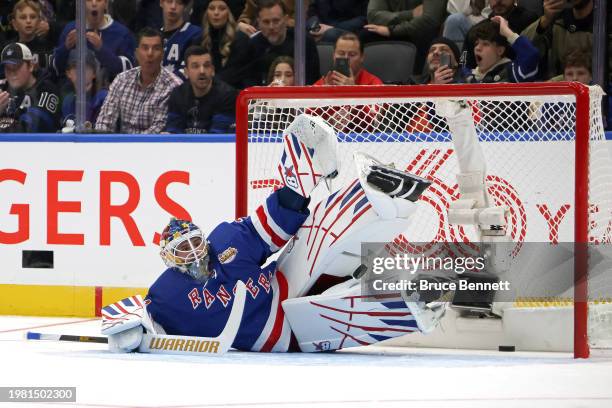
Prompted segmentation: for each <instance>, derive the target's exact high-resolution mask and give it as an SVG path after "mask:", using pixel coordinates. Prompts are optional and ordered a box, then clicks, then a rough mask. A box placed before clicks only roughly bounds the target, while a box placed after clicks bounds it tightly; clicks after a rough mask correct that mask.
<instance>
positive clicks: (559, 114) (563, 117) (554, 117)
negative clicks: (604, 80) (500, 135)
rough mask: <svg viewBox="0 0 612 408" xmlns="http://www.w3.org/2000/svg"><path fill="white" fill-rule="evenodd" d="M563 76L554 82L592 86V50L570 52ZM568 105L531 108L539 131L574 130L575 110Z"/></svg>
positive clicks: (535, 103) (536, 105) (545, 105)
mask: <svg viewBox="0 0 612 408" xmlns="http://www.w3.org/2000/svg"><path fill="white" fill-rule="evenodd" d="M564 60H565V66H564V67H563V75H559V76H557V77H555V78H553V79H552V81H577V82H580V83H582V84H584V85H592V80H593V77H592V70H591V66H592V55H591V51H590V50H580V49H577V50H569V51H568V53H567V55H566V56H565V57H564ZM567 105H568V104H567V103H551V102H547V103H543V104H542V103H538V102H532V103H531V104H530V106H529V109H530V114H531V116H532V119H533V120H537V121H538V122H539V123H538V126H537V128H538V129H554V130H570V131H571V130H574V128H575V126H576V119H575V117H574V115H573V114H572V112H573V110H574V108H572V109H571V110H570V109H569V108H568V106H567Z"/></svg>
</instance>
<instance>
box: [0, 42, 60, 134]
mask: <svg viewBox="0 0 612 408" xmlns="http://www.w3.org/2000/svg"><path fill="white" fill-rule="evenodd" d="M33 59H34V57H33V55H32V52H31V51H30V49H29V48H28V47H27V46H26V45H25V44H22V43H18V42H15V43H10V44H8V45H7V46H6V47H4V49H3V50H2V53H1V54H0V64H2V66H3V67H4V73H5V77H6V78H5V79H4V80H3V81H2V82H0V89H1V91H0V132H10V133H21V132H27V133H46V132H55V131H56V130H57V123H58V120H57V113H58V107H59V96H58V92H57V90H56V87H55V85H54V84H53V83H51V82H50V81H47V80H42V81H39V80H38V79H37V78H36V76H35V75H34V68H35V64H34V62H33Z"/></svg>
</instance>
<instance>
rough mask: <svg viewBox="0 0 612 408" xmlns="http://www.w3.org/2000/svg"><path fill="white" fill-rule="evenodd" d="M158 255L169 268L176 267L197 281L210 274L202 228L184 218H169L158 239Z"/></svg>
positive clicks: (206, 242)
mask: <svg viewBox="0 0 612 408" xmlns="http://www.w3.org/2000/svg"><path fill="white" fill-rule="evenodd" d="M159 246H160V248H161V250H160V252H159V255H160V256H161V257H162V259H163V260H164V263H165V264H166V266H168V267H169V268H177V269H178V270H180V271H181V272H183V273H185V274H187V275H189V276H191V277H192V278H194V279H195V280H197V281H199V282H205V281H206V280H207V279H208V277H209V276H210V271H209V269H208V260H209V256H208V241H207V240H206V236H205V235H204V233H203V232H202V230H201V229H200V228H199V227H198V226H197V225H195V224H193V223H192V222H190V221H186V220H178V219H176V218H172V219H170V222H169V223H168V225H167V226H166V228H164V231H163V232H162V235H161V239H160V241H159Z"/></svg>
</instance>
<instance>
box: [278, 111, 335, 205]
mask: <svg viewBox="0 0 612 408" xmlns="http://www.w3.org/2000/svg"><path fill="white" fill-rule="evenodd" d="M283 143H284V151H283V155H282V156H281V160H280V163H279V165H278V171H279V173H280V176H281V179H282V180H283V183H284V184H285V185H286V186H287V187H289V188H290V189H292V190H293V191H295V192H296V193H298V194H300V195H302V196H303V197H309V196H310V193H311V192H312V190H314V188H315V187H316V186H317V185H318V183H319V181H320V180H321V178H332V177H334V176H335V175H336V174H337V172H338V140H337V136H336V132H335V131H334V130H333V129H332V127H331V126H329V125H328V124H327V123H326V122H325V121H324V120H323V119H321V118H319V117H315V116H310V115H307V114H301V115H299V116H297V117H296V118H295V119H294V120H293V122H291V124H290V125H289V126H288V127H287V129H285V131H284V132H283Z"/></svg>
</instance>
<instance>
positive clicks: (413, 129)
mask: <svg viewBox="0 0 612 408" xmlns="http://www.w3.org/2000/svg"><path fill="white" fill-rule="evenodd" d="M436 98H443V99H459V100H465V101H467V103H468V104H469V105H470V106H471V109H472V117H473V119H474V122H475V125H476V129H477V133H478V135H479V140H480V142H481V146H482V148H483V151H484V154H485V156H486V159H487V167H488V170H487V172H488V174H487V181H488V190H489V193H490V195H491V196H492V197H493V198H494V200H495V202H496V204H497V205H505V206H507V207H508V208H509V210H510V217H509V220H508V222H509V227H508V233H509V235H510V236H511V239H512V242H513V243H514V245H515V246H514V248H513V256H519V255H520V252H521V250H522V248H524V245H525V243H531V242H533V243H549V244H555V243H560V242H561V243H578V244H579V245H583V246H582V247H580V248H583V249H584V251H588V252H589V253H590V252H591V251H592V250H593V248H594V247H598V246H603V245H605V244H609V243H610V241H611V240H612V221H611V219H612V165H611V162H610V158H609V153H608V150H607V147H606V144H605V135H604V132H603V126H602V117H601V103H600V102H601V98H602V92H601V90H600V89H599V88H596V87H590V88H589V87H585V86H582V85H579V84H576V83H572V84H568V83H554V84H553V83H547V84H493V85H487V86H478V85H476V86H474V85H440V86H438V85H428V86H407V87H404V86H381V87H363V86H362V87H304V88H301V87H300V88H297V87H296V88H251V89H250V90H247V91H245V92H243V93H242V94H241V96H240V98H239V103H238V112H237V116H238V120H237V157H236V161H237V190H236V191H237V194H236V200H237V201H236V213H237V216H243V215H246V214H248V213H250V212H251V211H252V210H253V209H254V206H255V205H256V204H257V203H258V202H260V201H262V200H264V199H265V197H266V196H267V194H269V192H270V191H271V189H274V188H277V187H278V186H280V185H281V181H280V178H279V175H278V172H277V170H276V169H277V164H278V160H279V157H280V155H281V153H282V148H283V147H282V143H281V138H282V135H281V134H282V130H283V129H284V128H285V127H286V126H287V125H288V124H289V123H291V121H292V120H293V118H294V117H295V116H296V115H298V114H300V113H309V114H312V115H317V116H321V117H323V118H324V119H325V120H327V121H328V123H330V124H331V125H332V126H333V127H334V128H335V129H336V130H337V131H338V140H339V142H340V143H339V144H340V152H339V153H340V163H341V168H340V175H339V176H338V178H336V179H334V181H333V185H334V187H336V188H338V187H339V186H342V185H344V184H345V183H346V182H347V181H348V180H352V179H354V178H355V177H356V172H355V168H354V167H355V166H354V165H353V163H352V162H353V159H352V153H353V152H354V151H356V150H362V151H365V152H367V153H369V154H371V155H373V156H374V157H376V158H377V159H379V160H380V161H382V162H384V163H393V164H394V165H395V166H396V167H397V168H400V169H404V170H407V171H409V172H411V173H414V174H417V175H419V176H421V177H425V178H427V179H429V180H431V181H433V184H432V186H431V187H430V188H429V189H428V190H427V191H426V193H425V194H424V195H423V196H422V198H421V202H422V203H421V204H422V205H420V206H419V209H418V212H417V214H415V215H414V216H413V218H412V219H411V228H410V230H409V231H406V232H405V233H404V234H402V235H401V236H398V237H396V239H395V241H394V242H395V244H396V245H397V246H398V248H402V247H405V246H409V245H410V243H413V242H418V243H432V242H444V241H447V242H466V241H470V240H473V239H475V237H474V236H472V235H471V234H470V232H469V231H468V229H467V228H462V227H460V226H455V225H449V223H448V221H447V214H446V210H447V209H448V206H449V204H450V203H451V202H452V201H454V200H456V199H457V198H458V189H457V183H456V174H457V172H458V168H457V163H456V160H455V158H454V157H453V146H452V143H451V138H450V135H449V133H448V126H447V123H446V122H445V120H444V119H443V118H441V117H440V116H437V115H436V112H435V107H434V101H435V99H436ZM317 190H319V192H318V194H320V196H319V197H316V196H315V197H313V200H315V202H316V200H317V199H320V198H322V195H324V194H326V191H325V190H324V189H317ZM587 243H588V244H589V245H588V249H586V244H587ZM580 248H578V249H577V253H585V255H584V256H583V257H580V256H577V259H578V260H577V261H576V264H575V265H576V266H575V271H574V273H575V275H576V276H575V279H576V282H578V284H577V285H575V287H572V288H571V289H568V291H567V292H566V293H565V294H564V295H563V296H559V297H558V298H546V299H526V301H527V303H528V304H531V303H529V302H538V303H532V304H533V305H541V306H542V307H544V306H545V305H549V304H552V305H558V304H565V305H570V306H575V307H574V352H575V356H577V357H586V356H588V354H589V350H590V349H591V348H597V347H600V348H611V347H612V309H610V306H612V305H610V296H609V295H608V294H609V293H612V288H611V287H610V285H609V282H606V281H605V279H604V280H603V281H594V280H592V279H591V277H592V274H590V273H589V272H590V271H591V269H590V268H589V265H590V264H589V257H588V253H586V252H584V251H583V252H580ZM599 267H601V263H600V265H599ZM583 278H584V279H583ZM587 278H588V279H587ZM574 299H576V301H575V302H574ZM586 300H588V302H587V301H586Z"/></svg>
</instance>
